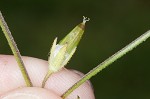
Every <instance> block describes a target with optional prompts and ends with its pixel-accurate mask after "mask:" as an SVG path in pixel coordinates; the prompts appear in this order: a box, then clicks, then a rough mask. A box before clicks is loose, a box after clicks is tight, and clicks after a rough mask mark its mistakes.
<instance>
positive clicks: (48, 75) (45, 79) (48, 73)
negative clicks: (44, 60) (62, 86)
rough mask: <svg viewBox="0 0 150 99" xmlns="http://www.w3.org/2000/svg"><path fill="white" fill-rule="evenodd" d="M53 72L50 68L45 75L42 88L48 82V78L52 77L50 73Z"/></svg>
mask: <svg viewBox="0 0 150 99" xmlns="http://www.w3.org/2000/svg"><path fill="white" fill-rule="evenodd" d="M52 73H53V72H51V71H50V70H49V71H48V72H47V74H46V76H45V77H44V80H43V82H42V88H44V86H45V84H46V81H47V80H48V78H49V77H50V75H51V74H52Z"/></svg>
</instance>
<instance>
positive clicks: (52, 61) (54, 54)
mask: <svg viewBox="0 0 150 99" xmlns="http://www.w3.org/2000/svg"><path fill="white" fill-rule="evenodd" d="M89 20H90V19H89V18H87V17H83V22H82V23H80V24H79V25H77V26H76V27H75V28H74V29H73V30H72V31H71V32H70V33H69V34H68V35H67V36H66V37H64V38H63V39H62V40H61V41H60V42H59V43H58V44H56V43H57V38H56V39H55V40H54V42H53V45H52V48H51V51H50V57H49V59H48V62H49V70H50V71H52V72H57V71H58V70H60V69H61V68H62V67H64V66H65V65H66V64H67V63H68V61H69V60H70V59H71V57H72V55H73V54H74V52H75V51H76V48H77V45H78V43H79V41H80V39H81V37H82V35H83V33H84V28H85V23H86V22H87V21H89Z"/></svg>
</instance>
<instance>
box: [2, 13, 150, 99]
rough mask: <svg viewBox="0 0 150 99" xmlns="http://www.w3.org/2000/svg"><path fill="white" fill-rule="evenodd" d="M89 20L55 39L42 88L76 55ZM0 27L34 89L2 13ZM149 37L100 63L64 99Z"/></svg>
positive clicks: (138, 40) (149, 35)
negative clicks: (58, 39)
mask: <svg viewBox="0 0 150 99" xmlns="http://www.w3.org/2000/svg"><path fill="white" fill-rule="evenodd" d="M89 20H90V19H89V18H87V17H84V16H83V22H82V23H80V24H79V25H77V26H76V27H75V28H74V29H73V30H72V31H71V32H70V33H69V34H67V35H66V36H65V37H64V38H63V39H62V40H60V42H59V43H57V37H56V38H55V39H54V42H53V44H52V47H51V49H50V56H49V57H48V64H49V65H48V72H47V74H46V75H45V78H44V79H43V83H42V85H41V87H44V86H45V83H46V81H47V80H48V78H49V77H50V76H51V74H53V73H55V72H58V71H59V70H61V69H62V68H63V67H64V66H66V64H67V63H68V61H69V60H70V59H71V57H72V56H73V54H74V53H75V51H76V49H77V45H78V43H79V41H80V40H81V37H82V36H83V33H84V29H85V24H86V22H87V21H89ZM0 26H1V28H2V31H3V33H4V35H5V37H6V39H7V41H8V44H9V46H10V48H11V50H12V53H13V54H14V57H15V59H16V61H17V63H18V66H19V68H20V71H21V73H22V76H23V78H24V81H25V83H26V86H28V87H32V82H31V80H30V77H29V76H28V72H27V71H26V67H25V65H24V63H23V61H22V58H21V54H20V52H19V49H18V48H17V44H16V43H15V41H14V38H13V36H12V34H11V32H10V30H9V28H8V26H7V23H6V21H5V20H4V17H3V15H2V13H1V12H0ZM149 37H150V31H147V32H146V33H144V34H143V35H141V36H140V37H138V38H137V39H135V40H134V41H132V42H131V43H130V44H128V45H127V46H125V47H124V48H122V49H121V50H119V51H118V52H116V53H115V54H114V55H112V56H110V57H109V58H108V59H106V60H105V61H104V62H102V63H100V64H99V65H98V66H96V67H95V68H93V69H92V70H90V71H89V72H88V73H87V74H85V75H84V76H83V77H82V78H81V79H80V80H79V81H77V82H76V83H75V84H74V85H73V86H72V87H70V88H69V89H68V90H67V91H66V92H65V93H64V94H63V95H62V96H61V97H62V99H65V98H66V97H67V96H68V95H69V94H70V93H71V92H73V91H74V90H75V89H76V88H78V87H79V86H80V85H82V84H83V83H84V82H86V81H87V80H89V79H90V78H91V77H93V76H95V75H96V74H97V73H99V72H100V71H102V70H103V69H104V68H106V67H107V66H109V65H110V64H112V63H113V62H115V61H116V60H117V59H119V58H121V57H122V56H124V55H125V54H126V53H128V52H130V51H131V50H133V49H134V48H136V47H137V46H138V45H140V44H141V43H142V42H144V41H146V40H147V39H148V38H149ZM77 99H80V96H77Z"/></svg>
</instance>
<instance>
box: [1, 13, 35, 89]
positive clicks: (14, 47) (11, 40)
mask: <svg viewBox="0 0 150 99" xmlns="http://www.w3.org/2000/svg"><path fill="white" fill-rule="evenodd" d="M0 26H1V28H2V31H3V33H4V35H5V37H6V39H7V41H8V44H9V46H10V48H11V50H12V52H13V54H14V56H15V58H16V61H17V63H18V65H19V68H20V70H21V72H22V75H23V77H24V80H25V82H26V85H27V86H28V87H31V86H32V83H31V80H30V78H29V75H28V73H27V71H26V68H25V66H24V63H23V60H22V58H21V55H20V52H19V49H18V48H17V45H16V43H15V41H14V38H13V36H12V34H11V32H10V30H9V28H8V26H7V23H6V21H5V20H4V17H3V15H2V13H1V12H0Z"/></svg>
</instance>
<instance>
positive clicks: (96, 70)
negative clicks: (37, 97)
mask: <svg viewBox="0 0 150 99" xmlns="http://www.w3.org/2000/svg"><path fill="white" fill-rule="evenodd" d="M149 37H150V31H147V32H146V33H144V34H143V35H141V36H140V37H138V38H137V39H136V40H134V41H133V42H131V43H130V44H128V45H127V46H126V47H124V48H123V49H121V50H120V51H118V52H117V53H115V54H114V55H112V56H111V57H109V58H108V59H106V60H105V61H104V62H102V63H101V64H99V65H98V66H97V67H95V68H94V69H92V70H91V71H90V72H88V73H87V74H86V75H85V76H83V77H82V78H81V79H80V80H79V81H78V82H77V83H75V84H74V85H73V86H72V87H71V88H69V89H68V90H67V91H66V92H65V93H64V94H63V95H62V99H65V98H66V97H67V96H68V95H69V94H70V93H71V92H72V91H74V90H75V89H76V88H78V87H79V86H80V85H81V84H83V83H84V82H85V81H87V80H88V79H90V78H91V77H92V76H94V75H96V74H97V73H99V72H100V71H101V70H102V69H104V68H106V67H107V66H109V65H110V64H112V63H113V62H114V61H116V60H117V59H119V58H121V57H122V56H124V55H125V54H126V53H128V52H129V51H131V50H133V49H134V48H135V47H137V46H138V45H139V44H141V43H142V42H144V41H145V40H146V39H147V38H149Z"/></svg>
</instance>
